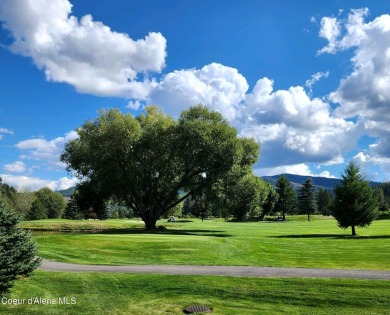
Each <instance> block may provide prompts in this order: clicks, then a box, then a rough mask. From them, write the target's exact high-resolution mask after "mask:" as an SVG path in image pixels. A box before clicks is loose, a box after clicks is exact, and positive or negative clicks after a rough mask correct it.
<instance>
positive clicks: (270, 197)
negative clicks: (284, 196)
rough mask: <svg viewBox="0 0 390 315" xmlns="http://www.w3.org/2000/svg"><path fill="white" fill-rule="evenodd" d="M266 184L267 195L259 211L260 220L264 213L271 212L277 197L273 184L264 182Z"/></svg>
mask: <svg viewBox="0 0 390 315" xmlns="http://www.w3.org/2000/svg"><path fill="white" fill-rule="evenodd" d="M266 186H267V189H268V192H267V197H266V199H265V201H264V203H263V211H262V212H261V215H260V220H264V217H265V216H266V215H270V214H272V213H273V211H274V209H275V206H276V203H277V202H278V198H279V196H278V193H277V192H276V189H275V188H274V187H273V186H271V184H269V183H266Z"/></svg>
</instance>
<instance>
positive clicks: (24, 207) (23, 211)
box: [14, 188, 36, 219]
mask: <svg viewBox="0 0 390 315" xmlns="http://www.w3.org/2000/svg"><path fill="white" fill-rule="evenodd" d="M35 198H36V197H35V193H34V192H32V191H30V190H29V189H27V188H23V189H21V190H19V191H18V192H17V193H16V194H15V197H14V209H15V211H16V212H17V213H18V214H19V215H20V216H21V217H22V219H26V218H27V217H28V213H29V211H30V209H31V206H32V204H33V202H34V200H35Z"/></svg>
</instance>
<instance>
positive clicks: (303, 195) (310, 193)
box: [298, 178, 317, 221]
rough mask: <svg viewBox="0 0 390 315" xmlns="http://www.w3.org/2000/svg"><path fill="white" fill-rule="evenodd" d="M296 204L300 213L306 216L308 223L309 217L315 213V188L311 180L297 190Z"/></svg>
mask: <svg viewBox="0 0 390 315" xmlns="http://www.w3.org/2000/svg"><path fill="white" fill-rule="evenodd" d="M298 202H299V210H300V213H304V214H307V220H308V221H310V215H311V214H313V213H315V212H316V211H317V203H316V192H315V186H314V183H313V181H312V180H311V178H308V179H307V180H306V181H305V182H304V183H303V185H302V187H301V188H300V189H299V191H298Z"/></svg>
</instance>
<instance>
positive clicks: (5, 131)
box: [0, 128, 14, 140]
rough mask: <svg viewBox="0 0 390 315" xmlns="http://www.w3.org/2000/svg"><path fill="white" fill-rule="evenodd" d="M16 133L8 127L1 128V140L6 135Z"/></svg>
mask: <svg viewBox="0 0 390 315" xmlns="http://www.w3.org/2000/svg"><path fill="white" fill-rule="evenodd" d="M13 134H14V133H13V132H12V131H11V130H9V129H6V128H0V140H1V139H3V137H4V135H13Z"/></svg>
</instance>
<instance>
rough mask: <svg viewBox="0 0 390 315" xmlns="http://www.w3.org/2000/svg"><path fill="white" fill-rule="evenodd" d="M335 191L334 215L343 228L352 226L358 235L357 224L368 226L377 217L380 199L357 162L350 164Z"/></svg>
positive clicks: (353, 231)
mask: <svg viewBox="0 0 390 315" xmlns="http://www.w3.org/2000/svg"><path fill="white" fill-rule="evenodd" d="M334 192H335V199H334V205H333V216H334V217H335V218H336V220H337V222H338V225H339V226H340V227H341V228H343V229H346V228H348V227H351V228H352V235H356V231H355V227H356V226H358V227H365V226H368V225H370V224H371V222H372V221H373V220H374V219H375V217H376V214H377V208H378V199H377V197H376V196H375V195H374V191H373V189H371V187H370V185H369V182H368V181H365V180H364V177H363V176H362V175H361V174H360V168H359V166H357V165H356V164H355V163H353V162H350V163H349V164H348V166H347V167H346V169H345V171H344V174H342V182H341V184H340V185H339V186H336V187H335V189H334Z"/></svg>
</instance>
